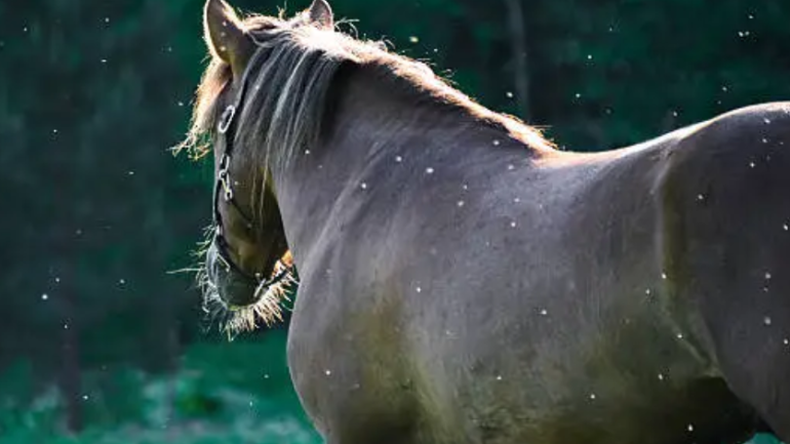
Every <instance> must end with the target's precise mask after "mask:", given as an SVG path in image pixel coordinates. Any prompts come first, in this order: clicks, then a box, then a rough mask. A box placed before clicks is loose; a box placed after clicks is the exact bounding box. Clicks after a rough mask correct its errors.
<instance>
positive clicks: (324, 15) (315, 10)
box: [308, 0, 335, 29]
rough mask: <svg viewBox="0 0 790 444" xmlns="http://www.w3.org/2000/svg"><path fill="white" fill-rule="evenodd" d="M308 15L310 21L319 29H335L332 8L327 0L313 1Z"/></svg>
mask: <svg viewBox="0 0 790 444" xmlns="http://www.w3.org/2000/svg"><path fill="white" fill-rule="evenodd" d="M308 13H309V16H310V21H311V22H313V24H314V25H316V26H318V27H319V28H323V29H332V28H334V27H335V19H334V16H333V14H332V7H331V6H329V3H327V1H326V0H313V4H312V5H310V9H309V11H308Z"/></svg>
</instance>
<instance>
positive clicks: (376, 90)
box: [275, 70, 492, 267]
mask: <svg viewBox="0 0 790 444" xmlns="http://www.w3.org/2000/svg"><path fill="white" fill-rule="evenodd" d="M372 74H374V73H371V72H369V71H368V72H365V71H363V70H358V71H356V72H354V73H351V74H347V75H343V76H341V77H340V78H339V79H338V80H337V82H336V84H335V85H333V89H332V91H331V94H330V105H329V106H330V109H329V110H328V111H327V115H326V116H325V123H326V125H325V127H324V130H323V131H322V135H321V137H320V138H319V142H318V144H319V146H316V147H309V148H308V149H307V150H305V151H304V152H300V153H296V157H295V158H294V161H293V163H291V164H290V165H289V166H288V167H287V168H286V169H284V170H282V171H280V172H279V173H278V174H276V177H275V180H276V183H277V191H278V192H277V198H278V202H279V205H280V210H281V213H282V216H283V224H284V227H285V232H286V235H287V238H288V243H289V247H290V248H291V250H292V252H293V254H294V260H295V262H296V264H297V267H300V262H302V261H304V260H305V259H306V258H308V257H309V256H310V255H311V254H313V253H314V251H315V248H316V247H317V246H319V244H320V243H321V242H327V241H328V239H327V238H325V237H324V235H325V234H326V233H327V232H328V231H327V228H329V229H330V231H331V229H332V227H331V226H329V225H330V224H332V223H334V222H339V223H342V222H343V220H344V216H347V215H348V214H350V213H348V212H350V211H354V208H350V207H352V206H353V205H355V204H357V203H358V202H360V201H362V200H361V199H356V198H355V196H356V194H357V193H365V192H367V191H370V189H371V187H373V186H375V183H374V182H375V172H376V171H379V172H381V171H387V172H389V171H391V169H392V168H393V167H394V165H395V164H396V162H398V160H397V158H398V157H399V156H398V155H397V154H396V153H397V152H398V150H401V151H403V150H405V149H406V148H410V149H411V151H412V152H419V150H420V149H421V147H419V146H411V145H421V144H422V143H421V141H429V140H433V141H436V140H438V139H443V138H449V137H454V138H457V139H461V140H465V141H467V142H472V138H474V137H489V136H488V135H486V133H491V131H492V130H491V129H490V128H485V127H483V126H482V124H480V125H477V124H476V123H475V119H474V118H471V116H465V115H463V112H462V111H461V112H453V111H452V110H448V107H446V106H445V107H443V106H441V105H437V104H436V103H434V102H431V100H433V99H431V98H429V97H428V96H427V95H426V97H424V98H421V97H420V96H419V95H418V93H416V92H415V91H405V90H399V89H398V88H403V85H400V84H399V82H398V81H396V80H393V79H382V78H381V77H380V76H376V75H372ZM461 134H465V135H466V136H468V137H461V136H460V135H461ZM490 140H491V139H488V142H487V144H488V145H490ZM425 144H426V145H427V144H428V143H427V142H426V143H425ZM471 144H472V145H473V144H474V143H471ZM407 145H408V146H407ZM480 145H481V146H482V145H483V144H482V143H481V144H480ZM421 154H422V153H421ZM471 155H472V147H471V146H468V147H464V156H465V157H466V156H471ZM350 203H351V204H350Z"/></svg>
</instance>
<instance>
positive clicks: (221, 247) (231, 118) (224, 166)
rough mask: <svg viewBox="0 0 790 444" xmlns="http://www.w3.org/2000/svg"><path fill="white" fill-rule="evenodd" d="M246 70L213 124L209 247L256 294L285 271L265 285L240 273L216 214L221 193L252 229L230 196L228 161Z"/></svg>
mask: <svg viewBox="0 0 790 444" xmlns="http://www.w3.org/2000/svg"><path fill="white" fill-rule="evenodd" d="M252 64H253V63H250V65H252ZM249 70H250V69H249V68H248V69H247V72H245V73H244V77H243V78H242V84H241V89H240V90H239V93H238V95H237V96H236V100H235V101H234V103H233V104H232V105H228V107H227V108H225V110H224V111H223V112H222V115H221V116H220V119H219V123H218V124H217V133H218V138H217V143H219V144H223V145H224V149H223V150H222V157H220V160H219V165H218V171H217V179H216V181H215V182H214V199H213V213H214V225H215V230H214V239H213V243H214V246H215V248H216V251H217V258H218V259H219V260H220V261H221V262H222V264H223V265H224V266H225V269H226V271H228V272H233V273H234V274H236V275H237V276H238V277H240V278H242V279H244V280H245V281H247V282H249V283H251V284H254V285H255V286H256V293H257V291H258V289H260V288H261V287H263V288H268V287H270V286H272V285H274V284H276V283H277V282H279V281H281V280H282V279H283V278H284V277H285V276H286V275H287V274H288V271H289V270H288V268H287V267H283V270H282V271H280V272H279V273H278V274H277V275H276V276H274V277H272V279H270V280H268V281H267V280H265V279H261V278H260V277H258V276H252V275H250V274H248V273H247V272H245V271H244V270H242V269H241V267H239V266H238V265H237V264H236V263H235V262H233V260H232V259H231V257H230V254H229V253H228V247H229V245H228V242H227V241H226V240H225V237H224V231H225V229H224V227H223V225H222V215H221V214H220V212H219V200H220V193H221V194H222V198H223V199H224V200H225V202H227V203H229V204H230V205H232V206H233V208H235V209H236V211H237V212H238V213H239V215H240V216H241V217H242V219H244V223H245V224H247V227H248V228H252V227H253V219H252V218H251V217H250V216H248V215H247V213H246V212H245V211H244V210H243V209H242V208H241V206H240V205H239V203H238V201H237V200H236V197H235V194H234V192H233V181H232V180H231V177H230V163H231V158H232V157H231V156H232V155H233V141H234V138H235V130H236V121H237V119H236V117H237V114H238V112H239V111H240V110H241V109H242V106H243V102H244V95H245V94H244V93H245V92H246V89H247V73H248V72H249Z"/></svg>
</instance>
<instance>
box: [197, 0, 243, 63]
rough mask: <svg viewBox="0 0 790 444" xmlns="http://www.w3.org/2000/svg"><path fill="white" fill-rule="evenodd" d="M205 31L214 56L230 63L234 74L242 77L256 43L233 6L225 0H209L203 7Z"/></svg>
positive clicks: (207, 42)
mask: <svg viewBox="0 0 790 444" xmlns="http://www.w3.org/2000/svg"><path fill="white" fill-rule="evenodd" d="M203 33H204V37H205V39H206V44H208V47H209V50H210V51H211V53H212V54H213V55H214V57H218V58H220V59H221V60H222V61H224V62H225V63H227V64H228V65H230V68H231V70H232V71H233V75H234V76H235V77H240V76H241V75H242V73H243V72H244V68H245V66H246V65H247V62H248V61H249V59H250V56H251V55H252V52H253V49H254V45H255V43H254V42H253V41H252V38H251V37H250V36H249V34H247V32H246V31H245V29H244V25H242V23H241V20H239V18H238V16H236V13H235V12H233V8H231V7H230V6H229V5H228V4H227V3H225V2H224V1H223V0H207V1H206V6H205V7H204V8H203Z"/></svg>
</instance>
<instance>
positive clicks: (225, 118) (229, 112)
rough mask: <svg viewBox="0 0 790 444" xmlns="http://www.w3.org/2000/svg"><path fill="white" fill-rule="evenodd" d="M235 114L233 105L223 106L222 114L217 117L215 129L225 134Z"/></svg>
mask: <svg viewBox="0 0 790 444" xmlns="http://www.w3.org/2000/svg"><path fill="white" fill-rule="evenodd" d="M235 115H236V107H235V106H233V105H228V107H227V108H225V111H222V115H221V116H220V118H219V125H218V126H217V130H218V131H219V133H220V134H225V133H227V132H228V128H230V124H231V122H233V117H234V116H235Z"/></svg>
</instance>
